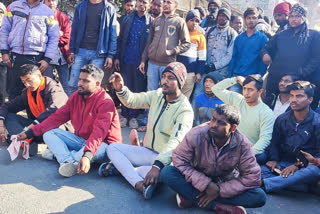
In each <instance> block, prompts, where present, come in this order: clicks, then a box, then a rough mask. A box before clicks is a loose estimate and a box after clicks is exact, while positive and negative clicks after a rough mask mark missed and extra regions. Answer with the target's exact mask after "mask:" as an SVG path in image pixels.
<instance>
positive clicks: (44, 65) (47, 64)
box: [39, 60, 49, 73]
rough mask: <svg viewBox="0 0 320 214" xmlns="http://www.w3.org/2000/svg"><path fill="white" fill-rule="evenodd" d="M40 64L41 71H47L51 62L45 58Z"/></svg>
mask: <svg viewBox="0 0 320 214" xmlns="http://www.w3.org/2000/svg"><path fill="white" fill-rule="evenodd" d="M39 64H40V71H41V73H43V72H45V71H46V70H47V68H48V66H49V63H47V62H46V61H45V60H41V61H40V62H39Z"/></svg>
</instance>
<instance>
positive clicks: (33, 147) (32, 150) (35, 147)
mask: <svg viewBox="0 0 320 214" xmlns="http://www.w3.org/2000/svg"><path fill="white" fill-rule="evenodd" d="M37 154H38V144H37V143H34V142H31V143H30V147H29V155H30V156H35V155H37Z"/></svg>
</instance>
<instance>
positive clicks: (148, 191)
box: [142, 184, 154, 200]
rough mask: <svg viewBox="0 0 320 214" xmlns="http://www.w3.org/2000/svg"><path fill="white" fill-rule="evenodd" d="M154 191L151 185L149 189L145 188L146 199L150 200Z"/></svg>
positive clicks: (144, 195)
mask: <svg viewBox="0 0 320 214" xmlns="http://www.w3.org/2000/svg"><path fill="white" fill-rule="evenodd" d="M153 190H154V186H153V184H150V185H149V186H147V187H143V192H142V194H143V197H144V199H146V200H150V199H151V198H152V194H153Z"/></svg>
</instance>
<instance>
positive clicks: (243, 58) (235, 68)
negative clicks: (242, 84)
mask: <svg viewBox="0 0 320 214" xmlns="http://www.w3.org/2000/svg"><path fill="white" fill-rule="evenodd" d="M267 41H268V39H267V37H266V35H264V34H263V33H261V32H259V31H255V32H254V33H253V34H252V35H251V36H250V37H248V36H247V32H243V33H241V34H240V35H239V36H238V37H237V38H236V41H235V43H234V47H233V55H232V59H231V62H230V67H229V77H232V76H233V75H236V76H239V75H240V76H248V75H250V74H261V75H264V74H265V73H266V69H267V66H266V65H264V64H263V62H262V59H261V57H260V50H261V49H262V48H263V47H264V46H265V44H266V43H267Z"/></svg>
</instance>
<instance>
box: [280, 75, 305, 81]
mask: <svg viewBox="0 0 320 214" xmlns="http://www.w3.org/2000/svg"><path fill="white" fill-rule="evenodd" d="M285 76H290V77H291V79H292V81H293V82H295V81H298V80H300V78H299V77H298V76H297V75H295V74H284V75H282V76H281V78H280V80H281V79H282V77H285ZM280 80H279V82H280Z"/></svg>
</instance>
